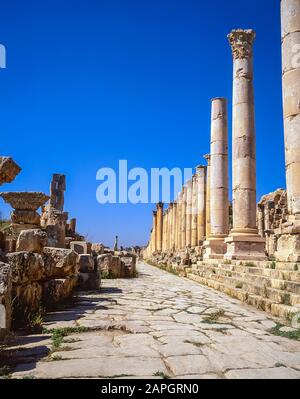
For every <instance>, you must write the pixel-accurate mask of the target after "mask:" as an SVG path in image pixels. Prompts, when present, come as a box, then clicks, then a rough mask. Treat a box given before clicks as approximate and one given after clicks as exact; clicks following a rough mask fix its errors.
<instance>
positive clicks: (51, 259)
mask: <svg viewBox="0 0 300 399" xmlns="http://www.w3.org/2000/svg"><path fill="white" fill-rule="evenodd" d="M43 258H44V263H45V273H46V276H47V277H52V278H65V277H69V276H74V275H76V274H77V273H78V268H79V265H78V255H77V254H76V253H75V252H74V251H72V250H71V249H63V248H50V247H45V248H44V251H43Z"/></svg>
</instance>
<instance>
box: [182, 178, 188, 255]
mask: <svg viewBox="0 0 300 399" xmlns="http://www.w3.org/2000/svg"><path fill="white" fill-rule="evenodd" d="M186 197H187V189H186V186H183V189H182V206H181V249H184V248H185V247H186Z"/></svg>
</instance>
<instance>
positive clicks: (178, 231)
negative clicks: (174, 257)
mask: <svg viewBox="0 0 300 399" xmlns="http://www.w3.org/2000/svg"><path fill="white" fill-rule="evenodd" d="M181 207H182V195H181V193H180V194H179V196H178V199H177V216H176V249H177V250H180V249H181Z"/></svg>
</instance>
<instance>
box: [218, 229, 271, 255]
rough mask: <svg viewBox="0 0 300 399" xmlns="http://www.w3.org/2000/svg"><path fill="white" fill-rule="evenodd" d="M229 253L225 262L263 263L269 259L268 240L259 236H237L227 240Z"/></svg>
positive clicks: (233, 235)
mask: <svg viewBox="0 0 300 399" xmlns="http://www.w3.org/2000/svg"><path fill="white" fill-rule="evenodd" d="M225 243H226V244H227V252H226V254H225V256H224V259H225V260H252V261H263V260H266V259H267V255H266V240H265V239H264V238H262V237H261V236H259V235H258V234H249V235H247V234H237V233H231V235H230V236H229V237H228V238H226V239H225Z"/></svg>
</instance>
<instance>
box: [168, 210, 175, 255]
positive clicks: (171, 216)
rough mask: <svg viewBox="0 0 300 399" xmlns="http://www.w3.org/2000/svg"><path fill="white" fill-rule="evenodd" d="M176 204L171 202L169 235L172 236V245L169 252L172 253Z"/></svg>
mask: <svg viewBox="0 0 300 399" xmlns="http://www.w3.org/2000/svg"><path fill="white" fill-rule="evenodd" d="M173 207H174V203H173V202H171V203H170V206H169V209H170V220H169V230H170V231H169V235H170V245H169V250H170V251H172V249H173V243H174V242H173V225H174V212H173Z"/></svg>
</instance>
